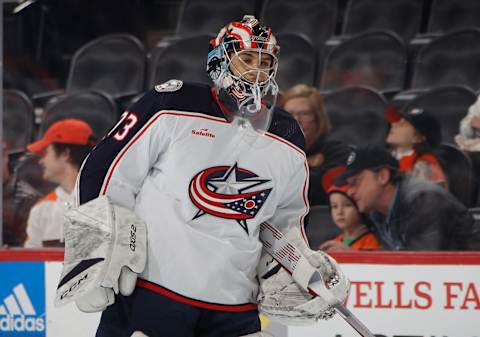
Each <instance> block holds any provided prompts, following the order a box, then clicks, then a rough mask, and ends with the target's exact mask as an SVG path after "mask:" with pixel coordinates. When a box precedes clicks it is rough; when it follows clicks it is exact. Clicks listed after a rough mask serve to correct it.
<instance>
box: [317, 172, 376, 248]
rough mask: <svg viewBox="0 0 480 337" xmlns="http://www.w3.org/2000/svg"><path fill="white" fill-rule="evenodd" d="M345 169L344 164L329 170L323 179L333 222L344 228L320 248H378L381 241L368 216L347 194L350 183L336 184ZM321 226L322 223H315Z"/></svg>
mask: <svg viewBox="0 0 480 337" xmlns="http://www.w3.org/2000/svg"><path fill="white" fill-rule="evenodd" d="M344 171H345V167H344V166H339V167H335V168H333V169H330V170H328V171H327V172H326V173H325V174H324V176H323V179H322V185H323V189H324V190H325V191H327V195H328V199H329V202H330V204H329V205H330V214H331V217H332V220H333V222H334V223H335V225H337V227H338V228H340V229H341V230H342V233H341V234H339V235H338V236H337V237H336V238H335V239H333V240H328V241H326V242H324V243H322V244H321V245H320V247H319V248H320V249H321V250H323V251H325V252H327V253H329V252H332V251H358V250H378V249H379V248H380V242H379V241H378V239H377V236H376V235H375V234H374V233H373V232H372V231H371V230H370V228H369V226H368V225H367V222H369V220H368V217H366V216H365V215H364V214H362V213H360V211H359V210H358V207H357V204H356V203H355V201H354V200H353V199H352V198H350V197H349V196H348V195H347V191H348V189H349V186H348V185H343V186H336V185H335V184H333V182H332V180H333V179H334V178H335V177H336V176H338V175H339V174H341V173H343V172H344ZM315 225H316V226H320V225H321V224H315Z"/></svg>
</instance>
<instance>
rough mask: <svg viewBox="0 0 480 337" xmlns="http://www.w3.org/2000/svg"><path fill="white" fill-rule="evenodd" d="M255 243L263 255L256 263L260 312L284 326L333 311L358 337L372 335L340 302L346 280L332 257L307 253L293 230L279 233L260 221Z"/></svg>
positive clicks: (325, 316) (309, 321)
mask: <svg viewBox="0 0 480 337" xmlns="http://www.w3.org/2000/svg"><path fill="white" fill-rule="evenodd" d="M260 240H261V241H262V243H263V246H264V249H265V251H266V252H267V253H268V254H264V255H263V256H262V258H261V259H260V263H259V265H258V275H259V279H260V293H259V296H258V301H259V310H260V312H262V313H264V314H265V315H267V316H268V317H270V318H272V319H274V320H278V321H280V322H281V323H284V324H290V325H307V324H312V323H315V322H316V321H318V320H319V319H328V318H331V317H332V316H333V315H334V314H335V312H338V313H339V314H340V315H341V316H342V318H343V319H345V321H346V322H347V323H348V324H350V326H352V327H353V328H354V329H355V330H356V331H357V332H358V333H360V335H361V336H363V337H374V335H373V334H372V332H370V330H369V329H368V328H367V327H366V326H365V325H363V323H362V322H360V321H359V320H358V319H357V318H356V317H355V316H354V315H353V314H352V313H351V312H350V311H349V310H348V309H347V308H346V307H345V306H344V305H343V304H342V303H343V301H344V300H345V299H346V297H347V296H348V291H349V288H350V281H349V280H348V279H347V278H346V276H345V275H344V274H343V273H342V271H341V270H340V267H339V266H338V264H337V263H336V261H335V260H334V259H333V258H331V257H330V256H328V255H327V254H325V253H322V252H320V251H313V250H311V249H310V248H309V247H308V246H307V244H306V243H305V241H304V240H303V239H302V237H301V235H300V232H299V230H298V229H297V228H292V229H291V230H290V231H289V232H288V233H287V234H286V235H283V233H281V232H280V231H279V230H277V229H276V228H275V227H273V226H271V225H269V224H267V223H263V224H262V225H261V229H260ZM275 261H278V263H277V262H275ZM281 267H284V268H281ZM290 274H291V275H290Z"/></svg>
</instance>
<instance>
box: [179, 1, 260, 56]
mask: <svg viewBox="0 0 480 337" xmlns="http://www.w3.org/2000/svg"><path fill="white" fill-rule="evenodd" d="M245 14H255V0H228V1H225V0H183V1H182V4H181V6H180V12H179V19H178V23H177V27H176V35H177V36H180V37H187V36H190V35H198V34H209V35H217V33H218V32H219V31H220V29H221V28H222V27H223V26H225V24H226V23H228V22H231V21H239V20H241V19H242V18H243V16H244V15H245ZM205 57H206V56H205Z"/></svg>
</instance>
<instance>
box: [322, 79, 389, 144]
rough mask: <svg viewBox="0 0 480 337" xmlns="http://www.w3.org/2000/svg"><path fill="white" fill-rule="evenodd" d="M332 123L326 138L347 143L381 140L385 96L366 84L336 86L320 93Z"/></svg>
mask: <svg viewBox="0 0 480 337" xmlns="http://www.w3.org/2000/svg"><path fill="white" fill-rule="evenodd" d="M324 102H325V109H326V111H327V114H328V116H329V118H330V121H331V123H332V130H331V132H330V136H329V138H330V139H334V140H339V141H342V142H344V143H347V144H351V145H367V144H379V145H382V144H385V137H386V135H387V129H388V124H387V121H386V120H385V117H384V115H383V111H384V110H385V106H386V101H385V98H384V97H383V96H382V94H380V93H379V92H378V91H376V90H375V89H372V88H367V87H351V88H345V89H340V90H337V91H334V92H331V93H329V94H326V95H325V96H324Z"/></svg>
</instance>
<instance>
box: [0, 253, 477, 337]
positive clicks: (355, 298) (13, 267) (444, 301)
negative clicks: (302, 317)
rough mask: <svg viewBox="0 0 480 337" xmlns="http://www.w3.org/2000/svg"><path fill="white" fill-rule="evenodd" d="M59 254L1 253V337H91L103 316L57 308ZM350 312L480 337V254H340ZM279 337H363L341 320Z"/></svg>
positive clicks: (274, 328) (384, 330)
mask: <svg viewBox="0 0 480 337" xmlns="http://www.w3.org/2000/svg"><path fill="white" fill-rule="evenodd" d="M62 256H63V253H62V252H61V251H58V250H57V251H42V252H40V251H11V250H9V251H0V261H1V262H0V275H1V279H0V336H22V337H23V336H46V337H64V336H71V337H91V336H94V335H95V328H96V325H97V323H98V320H99V315H98V314H85V313H82V312H80V311H78V310H77V309H76V307H75V305H72V304H68V305H66V306H65V307H62V308H54V306H53V299H54V295H55V289H56V286H57V282H58V279H59V275H60V271H61V260H62ZM334 256H335V257H336V258H337V260H338V261H339V262H340V263H341V266H342V268H343V269H344V271H345V273H346V274H347V275H348V276H349V277H350V279H351V283H352V286H351V289H350V294H349V297H348V299H347V302H346V305H347V307H348V308H349V309H350V310H351V311H352V312H354V313H355V314H356V315H357V316H358V317H359V318H360V319H361V320H362V321H363V322H364V323H365V324H366V325H367V326H368V327H369V328H370V329H371V330H372V332H373V333H375V334H376V335H377V337H480V253H418V252H417V253H408V252H405V253H386V252H385V253H383V252H382V253H357V254H355V253H353V254H351V253H349V254H348V253H342V254H336V255H334ZM263 323H264V325H265V326H266V329H267V330H269V331H271V332H274V333H275V337H286V336H288V337H353V336H357V334H356V333H355V331H353V330H352V329H351V328H350V327H349V326H348V325H347V324H346V323H345V322H343V320H342V319H341V318H340V317H335V318H333V319H332V320H329V321H322V322H319V323H317V324H316V325H312V326H307V327H288V328H287V327H284V326H282V325H279V324H278V323H275V322H271V321H268V320H266V319H264V320H263Z"/></svg>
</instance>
